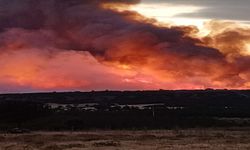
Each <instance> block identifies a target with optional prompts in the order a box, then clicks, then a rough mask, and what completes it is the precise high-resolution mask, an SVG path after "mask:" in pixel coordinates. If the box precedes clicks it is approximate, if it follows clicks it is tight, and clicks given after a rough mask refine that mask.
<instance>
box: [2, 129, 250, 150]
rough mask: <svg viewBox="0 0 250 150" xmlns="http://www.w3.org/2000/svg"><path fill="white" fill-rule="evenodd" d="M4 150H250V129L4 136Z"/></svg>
mask: <svg viewBox="0 0 250 150" xmlns="http://www.w3.org/2000/svg"><path fill="white" fill-rule="evenodd" d="M0 149H1V150H201V149H203V150H249V149H250V129H249V128H238V129H236V128H235V129H233V128H230V129H229V128H228V129H226V128H225V129H212V128H210V129H188V130H179V129H175V130H151V131H127V130H126V131H125V130H124V131H118V130H116V131H84V132H34V133H29V134H19V135H18V134H0Z"/></svg>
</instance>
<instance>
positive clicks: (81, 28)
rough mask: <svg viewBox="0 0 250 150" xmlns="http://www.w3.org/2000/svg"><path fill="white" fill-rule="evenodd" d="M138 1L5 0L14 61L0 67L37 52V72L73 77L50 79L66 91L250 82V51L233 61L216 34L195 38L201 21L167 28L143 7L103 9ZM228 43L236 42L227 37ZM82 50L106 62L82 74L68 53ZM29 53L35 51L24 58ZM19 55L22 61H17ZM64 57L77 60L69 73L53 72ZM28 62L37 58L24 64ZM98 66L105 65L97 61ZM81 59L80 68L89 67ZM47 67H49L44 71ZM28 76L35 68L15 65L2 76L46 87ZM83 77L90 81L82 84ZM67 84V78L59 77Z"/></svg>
mask: <svg viewBox="0 0 250 150" xmlns="http://www.w3.org/2000/svg"><path fill="white" fill-rule="evenodd" d="M138 2H139V1H138V0H129V1H125V0H103V1H101V0H43V1H37V0H22V1H20V0H9V1H6V0H0V7H1V9H0V10H1V12H0V32H1V33H0V57H5V60H6V62H1V61H0V66H5V67H6V64H7V65H8V63H12V65H13V64H15V63H16V64H17V63H18V62H19V61H21V60H22V59H23V57H24V56H27V57H33V58H35V59H34V60H33V63H34V64H35V66H32V67H31V68H32V69H31V70H32V72H35V73H34V76H38V75H39V76H40V75H44V74H46V75H48V78H46V79H44V80H46V81H47V79H49V78H51V77H52V76H53V77H55V76H54V74H57V75H58V76H56V77H58V78H65V80H69V79H71V78H73V79H72V80H70V81H72V82H70V83H68V84H58V85H55V86H54V85H49V86H47V85H46V88H48V89H58V86H59V87H62V89H68V87H70V88H80V89H94V88H98V89H102V88H105V86H106V88H118V87H119V85H121V84H124V86H122V85H121V87H120V88H126V89H133V88H143V89H144V88H197V87H218V88H227V87H229V88H246V87H248V84H249V80H248V77H249V70H248V69H247V68H246V67H245V66H246V65H245V63H249V56H241V55H239V56H238V57H237V59H236V58H235V59H234V60H233V61H231V62H229V61H228V57H227V56H228V52H225V50H223V49H222V50H220V49H217V46H213V44H212V43H215V41H212V40H211V39H212V37H207V38H206V39H196V38H191V37H189V36H188V34H190V33H192V32H194V30H196V29H195V28H193V27H159V26H155V25H154V24H153V23H154V22H155V21H154V20H152V19H146V18H144V17H142V16H140V15H139V14H137V13H135V12H130V11H123V12H116V11H114V10H110V9H104V8H103V7H102V5H103V4H104V3H116V4H115V5H120V4H123V5H130V4H135V3H138ZM113 5H114V4H113ZM223 34H226V33H225V32H223ZM216 37H218V40H217V39H216V41H220V40H223V38H222V39H221V38H219V36H218V35H216ZM226 41H228V40H227V39H225V42H226ZM207 45H210V47H208V46H207ZM215 45H217V44H215ZM233 51H234V50H233ZM32 52H33V53H34V54H33V53H32ZM81 52H87V53H90V54H91V55H84V57H83V59H87V58H89V57H94V58H95V59H96V60H98V63H97V62H95V60H92V59H91V61H87V62H84V63H85V64H83V65H82V66H84V67H85V68H88V69H87V70H88V71H89V72H93V76H91V73H86V72H84V69H83V70H82V71H81V72H74V73H75V74H72V73H70V72H72V70H71V68H72V66H74V64H75V63H80V61H77V62H75V61H74V59H73V57H72V58H70V59H67V58H66V55H65V54H64V53H66V54H67V55H69V56H72V55H74V56H75V55H76V56H77V57H76V58H79V57H80V56H79V53H80V54H81ZM234 52H236V51H234ZM22 53H31V54H27V55H25V54H24V56H22V57H20V55H23V54H22ZM61 53H63V55H62V54H61ZM236 53H238V52H236ZM81 55H82V54H81ZM39 56H41V57H39ZM14 57H15V58H16V60H18V61H15V59H14V60H13V59H12V58H14ZM62 57H65V60H64V61H68V62H69V63H71V65H68V67H65V68H64V69H68V70H69V71H68V72H67V71H66V72H65V71H63V68H61V67H59V68H60V69H58V68H57V69H55V68H53V69H54V70H52V71H51V67H54V66H57V65H58V64H60V63H62V62H63V58H62ZM46 61H49V64H46V65H45V64H44V63H42V62H46ZM55 62H57V63H55ZM88 63H90V64H88ZM91 63H92V64H93V63H94V64H95V65H96V68H99V71H97V70H92V69H91ZM27 64H29V63H25V64H24V65H27ZM87 64H88V65H89V66H88V65H87ZM97 64H98V65H104V66H105V67H97ZM63 65H66V64H65V63H63ZM79 65H80V64H77V65H76V66H78V67H79V68H81V66H79ZM48 66H49V67H48ZM107 66H110V68H109V67H107ZM117 66H118V68H119V66H121V67H125V73H124V72H122V71H121V70H120V71H121V73H119V71H115V72H116V73H114V68H117ZM44 68H45V69H44ZM29 69H30V68H28V70H29ZM46 69H47V72H45V71H44V70H46ZM74 69H77V68H74ZM120 69H121V68H120ZM41 70H43V71H41ZM107 70H109V71H107ZM29 71H30V70H29ZM56 71H57V72H56ZM19 72H20V71H19ZM131 72H133V73H131ZM229 72H230V73H229ZM27 74H30V73H26V74H25V76H27V78H28V79H26V78H25V79H23V78H20V79H19V77H20V76H23V74H18V75H16V72H12V70H11V69H5V70H2V72H0V78H2V80H5V81H6V80H7V79H8V80H10V81H11V82H14V83H13V84H19V85H20V84H21V86H25V87H26V86H28V87H29V85H30V86H31V87H32V88H38V89H39V88H43V86H40V85H36V84H35V82H36V80H37V78H34V79H33V78H32V77H30V76H28V75H27ZM61 74H62V75H61ZM111 74H115V75H111ZM117 74H118V75H117ZM1 75H2V76H1ZM126 75H127V76H126ZM62 76H63V77H62ZM79 76H80V77H79ZM101 76H103V77H101ZM113 76H115V79H116V80H117V81H114V83H112V81H110V80H106V78H112V77H113ZM125 76H126V77H125ZM4 77H5V79H3V78H4ZM81 77H83V78H84V80H85V81H87V80H88V82H79V81H80V80H81ZM95 78H100V79H98V80H100V81H99V82H96V81H95V80H96V79H95ZM120 78H122V79H123V78H125V79H124V80H125V81H126V82H128V83H121V82H120V81H119V82H118V80H120ZM144 78H147V80H146V79H144ZM149 78H150V80H151V79H152V80H153V81H159V85H155V84H153V85H150V86H148V85H144V84H142V85H141V83H148V82H149V81H148V80H149ZM21 79H22V80H21ZM29 79H30V80H29ZM31 80H34V81H32V82H31ZM135 80H136V81H135ZM17 81H18V82H17ZM137 81H138V82H140V83H137ZM23 82H24V83H23ZM33 82H34V83H33ZM40 82H41V83H42V82H43V81H40ZM40 82H38V83H37V84H39V83H40ZM60 82H62V81H58V83H60ZM160 82H162V83H164V84H160ZM0 83H1V81H0ZM41 83H40V84H41ZM22 84H24V85H22ZM78 84H80V85H78ZM128 84H129V85H128ZM5 85H6V83H5ZM11 85H12V84H11ZM67 86H68V87H67ZM3 87H5V86H3ZM0 89H1V88H0Z"/></svg>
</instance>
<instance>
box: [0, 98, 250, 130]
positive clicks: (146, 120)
mask: <svg viewBox="0 0 250 150" xmlns="http://www.w3.org/2000/svg"><path fill="white" fill-rule="evenodd" d="M113 106H114V105H113V104H106V103H99V104H97V105H96V106H95V107H96V110H95V111H90V110H84V109H80V108H79V107H77V106H71V105H70V106H69V107H68V108H67V109H61V108H51V107H50V106H49V105H48V104H46V103H42V102H34V101H18V100H15V101H14V100H9V101H1V102H0V129H1V130H2V131H5V130H9V129H11V128H16V127H18V128H25V129H29V130H53V131H57V130H85V129H171V128H194V127H231V126H250V120H247V118H250V110H249V107H247V106H244V107H243V105H238V106H234V107H224V106H223V107H222V106H221V105H218V106H216V105H215V106H207V107H204V106H202V105H194V106H190V105H189V106H188V107H180V108H176V109H169V106H168V105H167V104H165V105H160V106H157V105H155V106H150V107H147V108H145V109H138V108H135V107H129V106H126V107H113ZM225 118H226V119H225ZM227 118H240V119H242V120H243V121H240V122H239V119H236V120H235V121H234V120H232V119H230V120H227Z"/></svg>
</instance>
